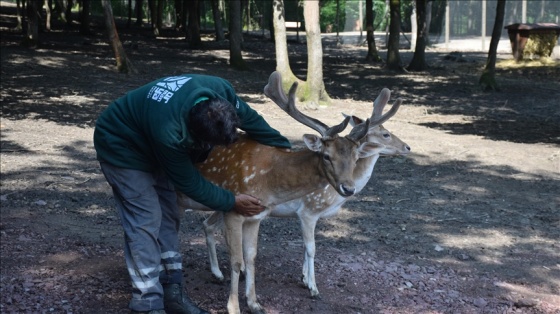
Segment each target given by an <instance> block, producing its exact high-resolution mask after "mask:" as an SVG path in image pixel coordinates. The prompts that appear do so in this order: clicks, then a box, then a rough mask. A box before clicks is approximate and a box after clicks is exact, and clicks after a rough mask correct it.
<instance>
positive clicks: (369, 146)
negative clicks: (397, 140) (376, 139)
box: [358, 142, 385, 158]
mask: <svg viewBox="0 0 560 314" xmlns="http://www.w3.org/2000/svg"><path fill="white" fill-rule="evenodd" d="M383 149H385V145H383V144H378V143H372V142H366V143H363V144H362V145H360V147H359V148H358V158H366V157H371V156H373V155H379V154H380V153H381V152H382V151H383Z"/></svg>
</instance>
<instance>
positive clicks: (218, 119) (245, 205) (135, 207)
mask: <svg viewBox="0 0 560 314" xmlns="http://www.w3.org/2000/svg"><path fill="white" fill-rule="evenodd" d="M237 128H240V129H242V130H244V131H245V132H246V133H247V134H248V135H249V136H250V137H252V138H253V139H255V140H257V141H259V142H261V143H263V144H266V145H272V146H277V147H286V148H289V147H290V143H289V141H288V140H287V139H286V138H285V137H284V136H282V135H281V134H280V133H279V132H278V131H276V130H274V129H272V128H271V127H270V126H269V125H268V123H267V122H266V121H265V120H264V119H263V118H262V117H261V116H260V115H259V114H258V113H257V112H256V111H255V110H253V109H251V108H250V107H249V106H248V105H247V104H246V103H245V102H244V101H242V100H241V99H240V98H239V97H238V96H237V95H236V93H235V91H234V89H233V87H232V86H231V84H230V83H229V82H227V81H226V80H224V79H221V78H218V77H213V76H206V75H194V74H185V75H180V76H173V77H166V78H162V79H159V80H156V81H154V82H151V83H149V84H147V85H145V86H142V87H140V88H138V89H136V90H133V91H131V92H129V93H127V94H126V95H124V96H123V97H121V98H119V99H117V100H116V101H114V102H113V103H111V104H110V105H109V107H108V108H107V109H106V110H105V111H104V112H103V113H102V114H101V115H100V117H99V118H98V120H97V123H96V127H95V133H94V144H95V149H96V151H97V159H98V160H99V162H100V165H101V169H102V171H103V174H104V175H105V178H106V179H107V182H108V183H109V184H110V185H111V187H112V189H113V195H114V197H115V200H116V203H117V208H118V211H119V214H120V218H121V222H122V225H123V229H124V235H125V248H124V252H125V259H126V264H127V267H128V272H129V275H130V278H131V280H132V300H131V301H130V304H129V307H130V309H131V310H132V313H207V312H206V311H203V310H201V309H199V308H198V307H197V306H195V305H194V304H193V303H192V302H191V301H190V299H189V298H188V297H187V296H186V293H185V291H184V288H183V286H182V282H183V280H182V271H181V270H182V258H181V254H180V253H179V239H178V231H179V225H180V217H179V210H178V208H177V203H176V202H177V199H176V194H175V189H177V190H179V191H180V192H182V193H184V194H185V195H187V196H189V197H190V198H192V199H193V200H195V201H197V202H199V203H202V204H204V205H206V206H207V207H209V208H212V209H214V210H219V211H230V210H234V211H236V212H238V213H239V214H241V215H246V216H252V215H255V214H258V213H260V212H261V211H262V210H264V207H263V206H262V205H261V204H260V202H259V200H258V199H256V198H254V197H252V196H249V195H243V194H240V195H233V193H232V192H230V191H227V190H224V189H222V188H220V187H218V186H216V185H214V184H212V183H210V182H209V181H207V180H206V179H204V178H203V177H202V176H201V175H200V174H199V173H198V171H197V170H196V168H195V166H194V163H195V162H196V161H197V160H201V159H204V158H205V155H206V154H207V153H208V152H209V150H210V149H211V148H212V146H214V145H228V144H231V143H233V142H234V141H235V140H236V139H237ZM164 310H165V311H164Z"/></svg>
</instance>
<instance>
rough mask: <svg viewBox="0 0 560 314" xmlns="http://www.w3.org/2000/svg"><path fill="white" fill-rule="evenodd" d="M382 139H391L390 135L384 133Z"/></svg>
mask: <svg viewBox="0 0 560 314" xmlns="http://www.w3.org/2000/svg"><path fill="white" fill-rule="evenodd" d="M383 137H384V138H389V137H391V134H389V133H384V134H383Z"/></svg>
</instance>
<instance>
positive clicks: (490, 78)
mask: <svg viewBox="0 0 560 314" xmlns="http://www.w3.org/2000/svg"><path fill="white" fill-rule="evenodd" d="M505 7H506V0H498V3H497V5H496V19H495V20H494V29H493V30H492V40H491V41H490V49H489V50H488V60H487V61H486V67H485V68H484V71H483V72H482V75H481V76H480V80H479V81H478V84H479V85H480V86H481V87H482V89H483V90H486V91H487V90H500V89H499V87H498V83H497V82H496V54H497V51H498V43H499V42H500V36H501V34H502V27H503V25H504V12H505Z"/></svg>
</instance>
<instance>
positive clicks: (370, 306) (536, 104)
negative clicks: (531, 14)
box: [0, 6, 560, 314]
mask: <svg viewBox="0 0 560 314" xmlns="http://www.w3.org/2000/svg"><path fill="white" fill-rule="evenodd" d="M4 9H5V7H4V6H3V7H2V12H0V13H1V16H0V23H1V25H0V26H2V32H1V35H2V38H1V46H0V49H1V50H0V51H1V64H0V65H1V83H0V87H1V99H2V100H1V101H2V112H1V115H2V117H1V118H2V120H1V124H0V130H1V151H0V154H1V181H0V183H1V186H0V187H1V192H0V200H1V211H0V214H1V222H0V240H1V245H0V249H1V254H0V265H1V266H0V267H1V278H0V284H1V286H0V312H2V313H46V312H47V313H127V311H128V310H127V303H128V300H129V298H130V289H129V286H130V284H129V281H128V278H127V272H126V268H125V264H124V257H123V251H122V241H123V238H122V230H121V226H120V224H119V220H118V217H117V214H116V211H115V209H114V203H113V199H112V195H111V191H110V189H109V187H108V185H107V184H106V182H105V180H104V178H103V175H102V174H101V172H100V170H99V166H98V164H97V162H96V160H95V151H94V149H93V143H92V135H93V126H94V122H95V120H96V117H97V116H98V114H99V113H100V112H101V111H102V110H103V109H104V108H105V107H106V106H107V104H109V103H110V102H111V101H112V100H113V99H115V98H117V97H119V96H121V95H123V94H124V93H126V92H127V91H128V90H131V89H134V88H136V87H138V86H140V85H143V84H144V83H147V82H149V81H151V80H153V79H156V78H159V77H162V76H169V75H175V74H180V73H195V72H196V73H205V74H212V75H218V76H221V77H224V78H225V79H228V80H229V81H230V82H231V83H232V84H233V86H234V87H235V88H236V89H237V91H238V93H239V94H240V96H241V97H242V98H243V99H245V100H246V101H247V102H248V103H250V104H251V105H252V106H253V108H255V109H256V110H257V111H258V112H259V113H261V114H262V115H263V116H264V117H265V118H266V120H267V121H269V122H270V124H272V125H273V126H274V127H276V128H277V129H279V130H280V131H281V132H282V133H284V134H285V135H286V136H287V137H289V138H290V140H292V141H293V142H294V144H295V145H296V146H298V147H299V146H300V145H301V142H300V139H301V136H302V134H303V133H306V132H310V130H308V129H306V128H305V127H303V126H301V125H299V124H298V123H296V122H295V121H293V119H291V118H289V117H288V116H287V115H286V114H285V113H283V112H282V111H281V110H280V109H279V108H277V107H276V106H275V105H274V104H273V103H272V102H271V101H270V100H268V99H267V98H266V97H265V96H264V95H263V92H262V89H263V87H264V85H265V84H266V81H267V78H268V76H269V75H270V73H272V71H274V69H275V60H274V46H273V44H272V43H271V42H269V41H267V40H263V39H262V38H258V37H251V36H247V37H246V38H245V44H246V48H245V51H244V58H245V60H246V61H247V63H248V65H249V66H250V67H251V69H253V70H251V71H247V72H238V71H235V70H232V69H231V68H230V67H229V66H228V58H229V55H228V48H227V47H228V45H227V43H221V44H218V43H215V42H213V41H211V38H205V39H206V40H207V41H205V42H204V43H205V45H204V48H203V49H198V50H193V49H188V47H186V44H185V42H184V41H183V40H182V38H181V37H179V36H177V35H176V34H172V33H171V32H169V34H167V33H164V34H163V35H162V36H161V37H158V38H154V37H153V36H150V35H149V31H148V30H146V29H143V30H138V29H133V30H126V29H124V30H123V31H122V32H121V33H120V36H121V40H122V41H123V42H124V44H125V47H126V48H127V53H128V54H129V57H130V59H131V60H132V62H133V63H134V64H135V66H136V67H137V68H138V70H139V73H138V74H135V75H122V74H117V73H115V70H114V58H113V54H112V52H111V49H110V47H109V46H108V45H107V44H106V37H105V35H104V33H103V32H102V30H99V29H96V30H95V33H94V34H92V35H91V36H87V37H83V36H81V35H79V34H78V33H77V30H76V29H70V30H65V31H62V30H56V29H55V30H53V31H51V32H48V33H41V34H40V42H41V43H40V45H39V47H37V48H36V49H28V48H24V47H22V46H21V45H19V42H20V41H21V34H19V33H16V32H13V31H10V27H12V26H13V23H14V21H15V19H14V17H13V16H11V15H8V14H7V13H6V11H5V10H4ZM323 48H324V59H323V62H324V77H325V84H326V89H327V91H328V93H329V94H330V96H331V97H332V98H333V105H332V106H330V107H328V108H319V109H317V110H306V111H305V113H306V114H308V115H311V116H313V117H316V118H318V119H320V120H321V121H323V122H325V123H327V124H331V125H332V124H335V123H338V122H340V120H341V112H344V113H347V114H355V115H358V116H360V117H364V118H365V117H368V116H369V115H370V114H371V110H372V101H373V100H374V99H375V97H377V95H378V93H379V91H380V90H381V89H382V88H384V87H387V88H389V89H390V90H391V91H392V100H391V101H390V104H392V103H393V101H394V99H396V98H402V99H403V100H404V104H403V105H402V106H401V108H400V110H399V112H398V113H397V114H396V115H395V116H394V117H393V118H392V119H391V120H389V121H388V122H386V123H385V124H384V126H385V127H386V128H387V129H389V130H390V131H391V132H393V133H394V134H396V135H398V136H399V137H400V138H401V139H402V140H404V141H405V142H407V143H408V144H409V145H410V146H411V147H412V153H411V154H410V155H409V156H407V157H393V158H389V157H383V158H381V159H380V160H379V161H378V164H377V166H376V169H375V174H374V175H373V177H372V179H371V180H370V182H369V183H368V185H367V186H366V188H365V189H364V190H362V191H361V192H360V193H359V194H358V195H356V196H354V197H352V198H351V199H349V200H348V201H347V202H346V203H345V205H344V206H343V208H342V209H341V211H340V213H339V214H338V215H336V216H334V217H332V218H329V219H324V220H320V221H319V224H318V226H317V230H316V240H317V255H316V277H317V285H318V288H319V291H320V292H321V295H322V298H321V299H312V298H311V297H310V296H309V292H308V291H307V289H305V288H304V287H302V285H301V283H300V276H301V267H302V263H303V248H302V246H303V242H302V239H301V235H300V230H299V229H300V228H299V223H298V222H297V221H296V220H293V219H278V218H269V219H266V220H265V221H263V223H262V225H261V231H260V237H259V251H258V256H257V273H256V284H257V294H258V297H259V300H260V302H261V304H262V305H263V306H264V308H265V309H266V310H267V312H269V313H546V314H553V313H560V242H559V241H558V239H560V206H559V205H560V197H559V194H558V191H560V145H559V144H560V108H559V99H560V67H559V66H558V60H556V63H551V64H549V65H548V66H529V64H525V65H524V66H505V64H508V63H507V61H506V60H507V59H511V54H506V53H501V54H500V55H499V62H498V69H497V73H496V76H497V80H498V82H499V83H500V86H501V91H500V92H482V91H481V90H480V89H479V87H478V86H477V81H478V77H479V75H480V73H481V71H482V68H483V67H484V64H485V61H486V55H485V54H483V53H476V52H462V53H461V58H460V59H459V60H457V59H453V58H450V54H449V51H441V50H437V49H428V51H427V60H428V63H429V65H430V68H429V70H427V71H425V72H421V73H404V72H403V73H396V72H390V71H387V70H386V69H385V68H384V67H383V65H382V64H373V63H366V62H364V60H363V59H364V56H365V52H366V48H365V47H363V46H355V45H347V44H342V45H341V44H336V43H335V42H333V41H329V40H325V42H324V45H323ZM379 48H380V53H381V55H382V56H385V54H386V51H385V50H384V47H383V46H382V45H380V46H379ZM305 49H306V47H305V45H304V44H298V43H290V46H289V50H290V58H291V62H292V69H293V70H294V72H295V73H296V74H297V75H298V76H300V77H302V78H303V77H305V72H306V54H305ZM411 56H412V54H411V52H409V51H402V53H401V58H402V59H403V63H405V64H406V63H407V62H409V61H410V59H411ZM501 64H503V66H500V65H501ZM533 64H534V63H533ZM204 215H205V214H202V213H198V212H192V211H187V212H186V213H185V219H184V223H183V226H182V232H181V242H182V248H183V254H184V258H185V261H184V268H185V270H184V276H185V282H186V287H187V290H188V293H189V295H190V296H191V298H192V299H193V300H195V301H196V302H197V303H199V304H200V306H202V307H203V308H205V309H208V310H209V311H210V312H211V313H214V314H215V313H226V309H225V305H226V303H227V296H228V290H229V286H228V285H227V283H219V282H216V281H215V280H213V279H212V276H211V273H210V271H209V267H208V261H207V253H206V246H205V240H204V234H203V232H202V229H201V227H202V225H201V222H202V220H203V219H204ZM218 240H219V244H220V245H219V248H218V249H219V251H218V254H219V258H220V265H221V266H222V270H223V271H224V273H225V274H226V275H227V274H228V270H229V266H228V265H229V264H228V262H227V260H228V259H227V252H226V247H225V243H224V239H223V237H221V236H220V237H218ZM241 291H243V289H241ZM240 299H241V305H242V311H243V312H247V311H248V308H247V306H246V305H245V303H244V300H245V298H244V297H241V298H240Z"/></svg>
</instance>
